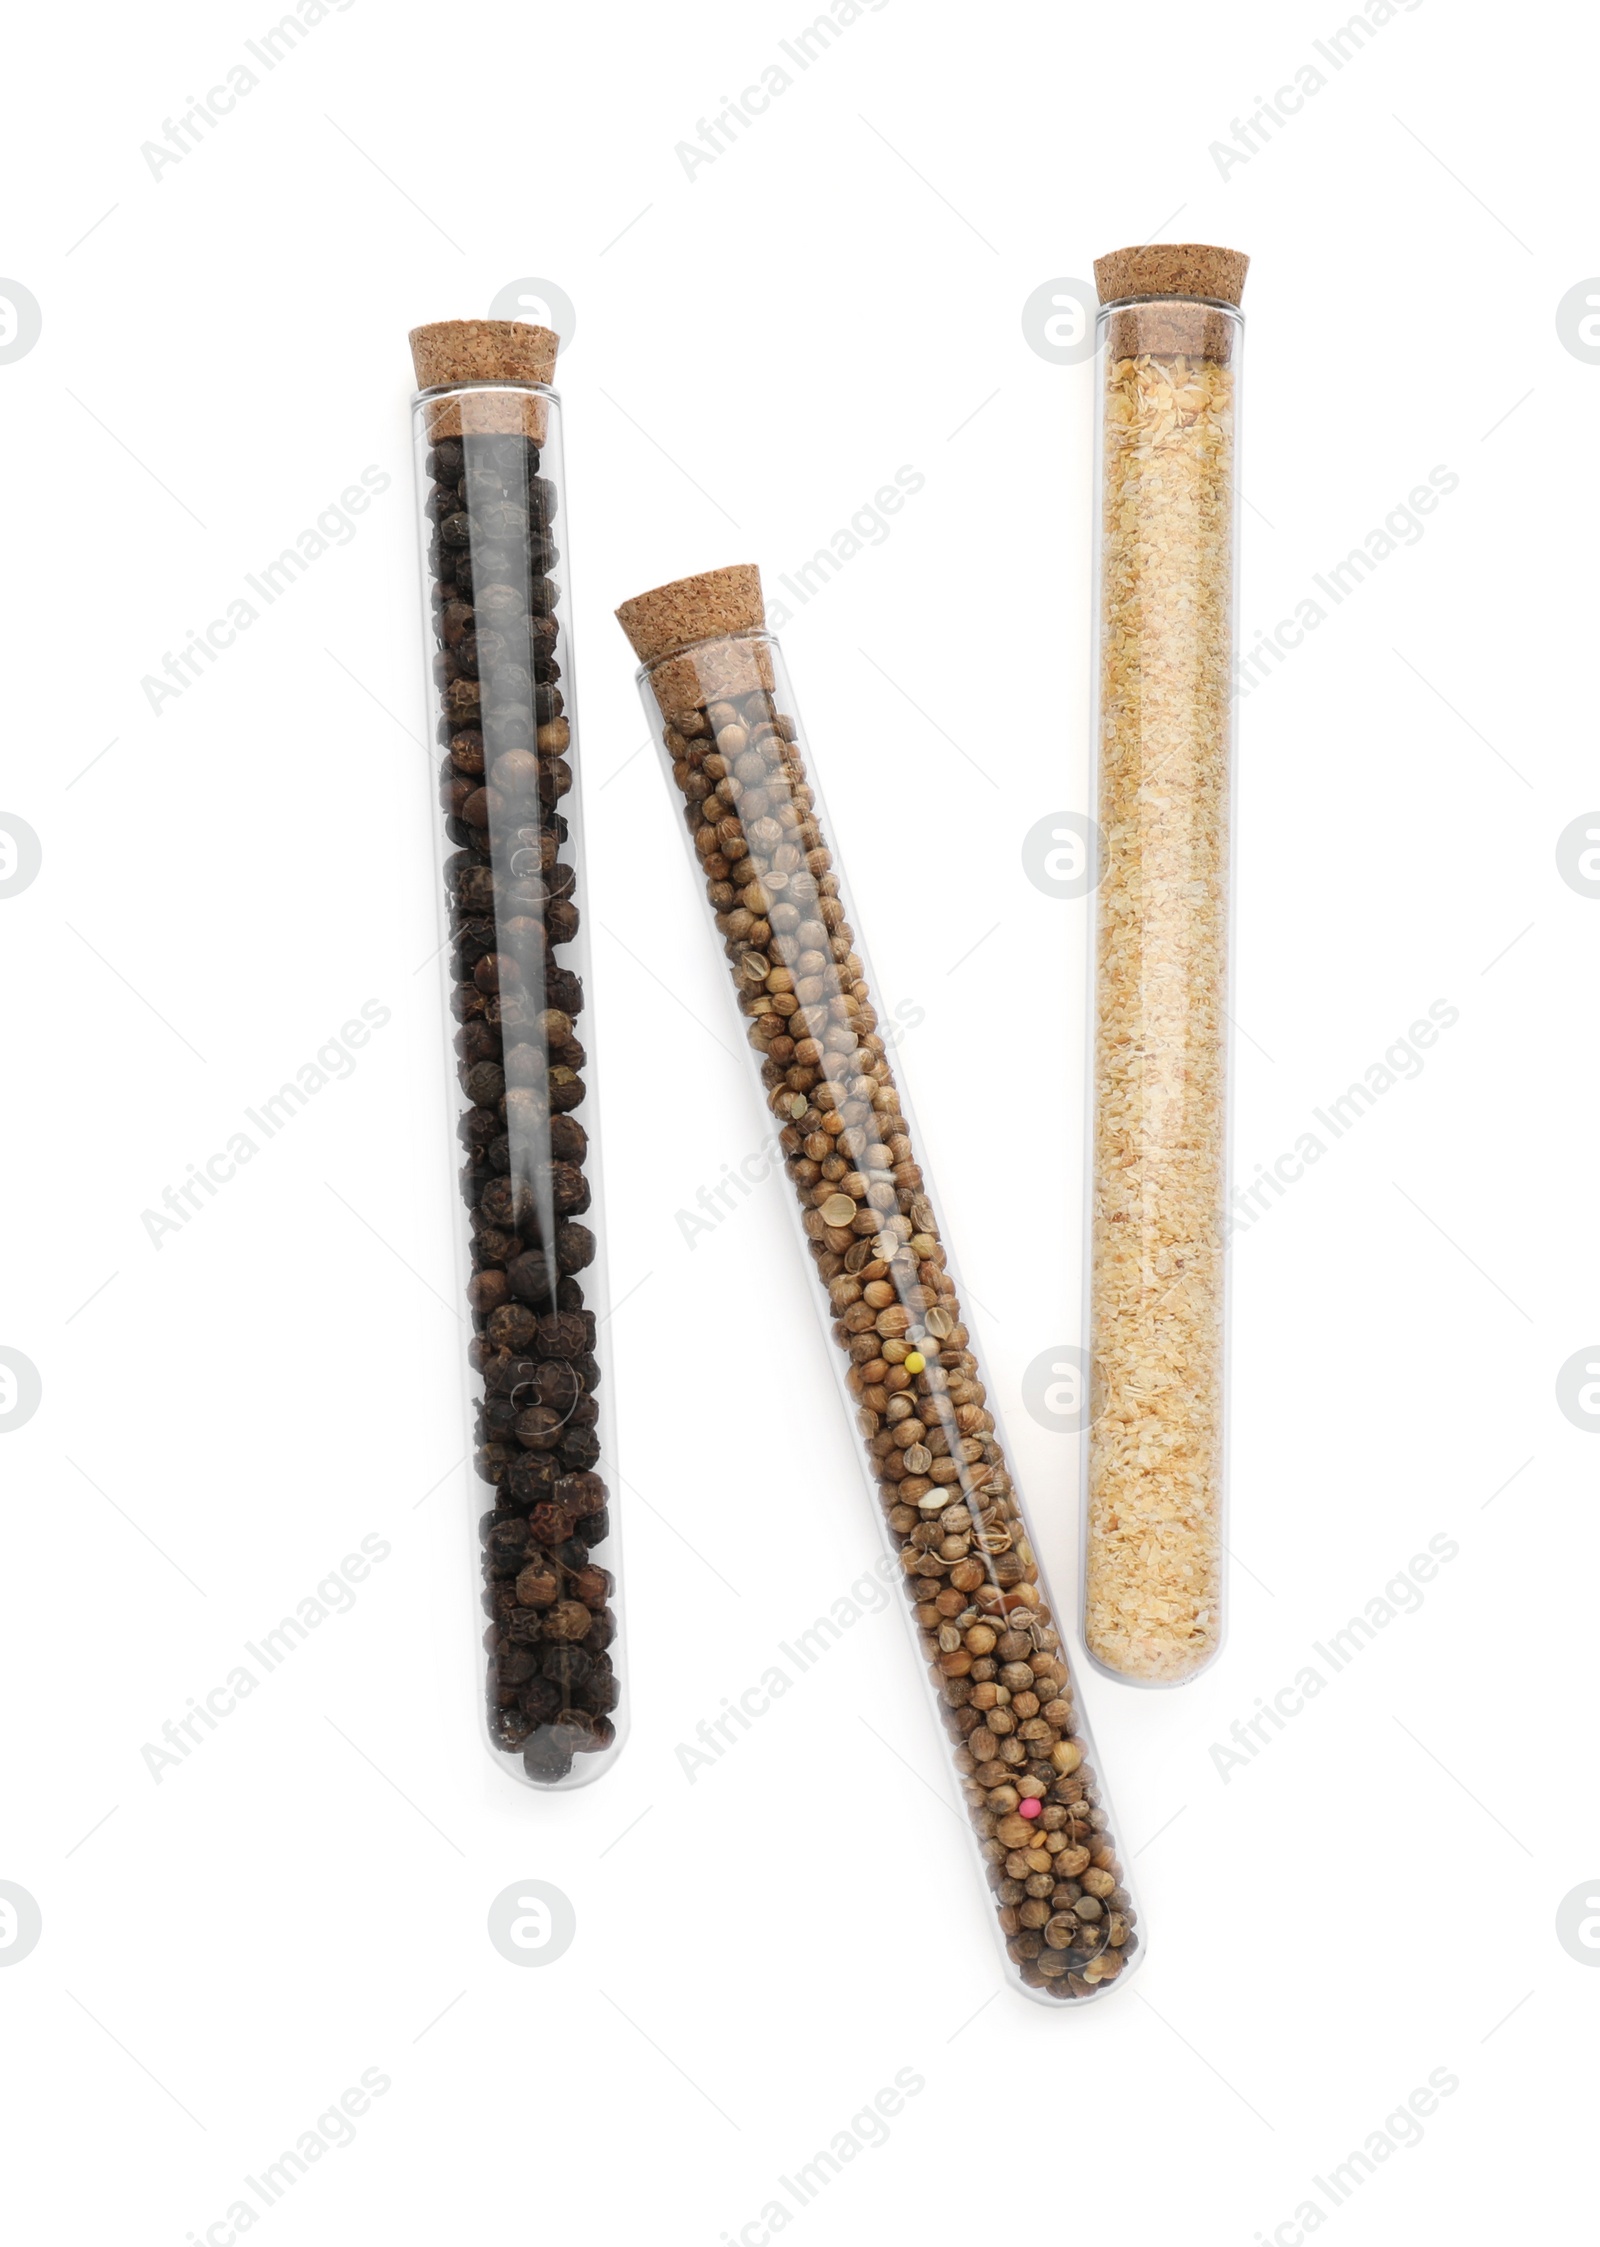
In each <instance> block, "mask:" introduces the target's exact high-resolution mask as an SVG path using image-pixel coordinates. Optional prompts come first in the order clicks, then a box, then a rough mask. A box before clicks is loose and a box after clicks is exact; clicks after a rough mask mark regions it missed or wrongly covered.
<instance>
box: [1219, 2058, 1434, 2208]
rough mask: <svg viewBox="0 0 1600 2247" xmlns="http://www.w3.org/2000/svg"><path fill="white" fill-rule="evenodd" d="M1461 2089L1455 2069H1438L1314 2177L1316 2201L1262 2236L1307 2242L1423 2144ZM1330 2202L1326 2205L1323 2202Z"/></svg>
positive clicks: (1305, 2203) (1310, 2202) (1303, 2203)
mask: <svg viewBox="0 0 1600 2247" xmlns="http://www.w3.org/2000/svg"><path fill="white" fill-rule="evenodd" d="M1460 2088H1461V2078H1460V2076H1458V2075H1455V2074H1453V2073H1452V2072H1451V2070H1450V2069H1449V2068H1433V2069H1431V2070H1430V2072H1429V2075H1428V2080H1427V2082H1426V2083H1419V2084H1418V2085H1417V2087H1416V2089H1415V2090H1414V2091H1409V2092H1408V2093H1407V2094H1406V2096H1405V2098H1404V2099H1403V2100H1402V2101H1401V2102H1400V2104H1399V2105H1398V2106H1396V2107H1395V2108H1394V2109H1393V2110H1392V2111H1391V2112H1390V2113H1388V2114H1386V2115H1385V2116H1384V2118H1383V2121H1382V2123H1381V2124H1380V2125H1379V2126H1378V2127H1377V2128H1376V2129H1372V2130H1369V2131H1368V2132H1367V2134H1366V2137H1365V2138H1364V2139H1363V2140H1362V2142H1361V2144H1360V2145H1359V2146H1354V2147H1352V2148H1351V2150H1350V2152H1349V2153H1347V2154H1346V2155H1345V2157H1344V2159H1343V2160H1342V2161H1341V2162H1338V2163H1337V2164H1336V2165H1335V2166H1334V2167H1332V2168H1330V2169H1329V2171H1328V2173H1327V2175H1326V2176H1322V2175H1321V2174H1318V2175H1316V2176H1314V2177H1313V2178H1312V2180H1311V2182H1312V2184H1313V2185H1314V2186H1315V2188H1316V2191H1317V2193H1318V2194H1319V2195H1320V2197H1319V2198H1317V2199H1315V2200H1302V2201H1301V2203H1300V2205H1299V2206H1298V2207H1297V2208H1296V2209H1295V2211H1294V2214H1293V2215H1292V2216H1285V2217H1284V2219H1283V2221H1282V2223H1280V2224H1277V2225H1275V2226H1274V2228H1273V2230H1272V2232H1271V2233H1270V2235H1269V2234H1268V2233H1266V2232H1264V2231H1258V2232H1257V2233H1256V2237H1257V2239H1259V2240H1267V2239H1268V2238H1269V2237H1270V2241H1271V2247H1301V2243H1302V2241H1304V2239H1305V2238H1306V2237H1307V2235H1308V2234H1309V2233H1311V2232H1314V2231H1320V2230H1321V2229H1322V2227H1323V2225H1324V2224H1325V2223H1326V2222H1327V2221H1328V2218H1329V2216H1330V2215H1332V2214H1333V2213H1335V2212H1336V2211H1337V2210H1338V2209H1340V2208H1342V2207H1343V2206H1344V2204H1345V2202H1346V2201H1347V2200H1352V2199H1354V2197H1355V2195H1356V2193H1357V2192H1358V2191H1359V2190H1360V2188H1361V2186H1363V2185H1364V2184H1365V2183H1366V2181H1367V2179H1368V2178H1369V2177H1374V2176H1376V2175H1377V2173H1378V2170H1379V2168H1380V2167H1381V2165H1382V2164H1383V2163H1384V2162H1385V2161H1387V2160H1388V2159H1389V2158H1390V2156H1391V2155H1393V2154H1396V2153H1399V2152H1400V2151H1401V2149H1402V2148H1404V2149H1406V2150H1408V2151H1409V2150H1410V2149H1411V2148H1413V2147H1415V2146H1420V2145H1421V2143H1422V2140H1423V2138H1424V2136H1425V2135H1426V2133H1425V2132H1424V2130H1423V2127H1422V2126H1423V2123H1424V2122H1426V2121H1428V2120H1429V2119H1430V2118H1431V2117H1432V2116H1433V2115H1435V2114H1437V2112H1438V2111H1439V2102H1440V2100H1441V2099H1450V2098H1453V2097H1454V2096H1455V2094H1456V2092H1457V2091H1459V2090H1460ZM1324 2201H1325V2202H1326V2203H1327V2205H1326V2207H1324V2205H1323V2202H1324Z"/></svg>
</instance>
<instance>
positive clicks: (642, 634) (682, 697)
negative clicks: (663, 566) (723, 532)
mask: <svg viewBox="0 0 1600 2247" xmlns="http://www.w3.org/2000/svg"><path fill="white" fill-rule="evenodd" d="M617 622H618V623H619V624H620V625H621V626H622V629H623V631H624V632H626V634H627V635H628V638H629V641H630V642H631V643H632V646H633V652H634V654H635V655H636V656H637V657H638V658H639V661H640V662H641V663H642V664H644V665H645V666H646V667H647V669H648V670H649V673H650V688H651V692H652V693H653V694H654V696H655V698H656V702H657V704H658V705H659V707H660V710H661V713H662V715H663V717H667V718H670V717H671V715H672V713H673V712H674V711H675V710H684V709H688V708H690V707H692V706H695V705H699V704H704V703H707V702H714V701H717V700H719V699H721V698H723V697H725V696H728V695H735V694H753V693H755V692H756V691H757V690H758V689H761V688H766V689H769V690H770V688H771V686H772V659H771V656H770V654H769V652H768V650H767V646H766V643H765V641H763V640H752V639H751V638H749V636H748V635H750V634H752V633H764V632H765V631H766V628H767V611H766V604H765V602H764V601H763V599H762V596H761V572H760V571H759V570H758V569H757V567H756V565H755V564H754V562H734V563H732V564H731V565H730V566H729V567H728V568H727V569H721V570H705V571H702V573H701V574H700V576H698V577H679V578H674V580H673V581H672V583H671V584H670V585H658V586H656V587H655V589H654V590H653V591H652V592H649V593H636V594H635V595H634V597H633V599H632V600H631V601H624V602H623V604H622V606H621V608H619V609H618V611H617ZM686 650H688V651H692V652H688V653H686V652H685V651H686Z"/></svg>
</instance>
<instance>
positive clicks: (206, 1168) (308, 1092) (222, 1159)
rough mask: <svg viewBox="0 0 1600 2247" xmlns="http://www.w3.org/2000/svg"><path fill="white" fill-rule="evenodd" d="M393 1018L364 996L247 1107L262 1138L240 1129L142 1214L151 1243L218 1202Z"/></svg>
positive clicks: (346, 1073)
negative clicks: (306, 1057) (289, 1075)
mask: <svg viewBox="0 0 1600 2247" xmlns="http://www.w3.org/2000/svg"><path fill="white" fill-rule="evenodd" d="M390 1020H392V1016H391V1014H390V1011H389V1009H388V1008H387V1007H386V1006H385V1005H384V1004H383V1001H382V1000H381V999H364V1000H363V1001H362V1005H361V1015H360V1019H359V1020H357V1019H356V1018H355V1017H354V1016H352V1017H351V1019H350V1020H349V1021H348V1022H346V1023H343V1024H342V1025H341V1026H340V1028H339V1029H338V1031H337V1032H336V1033H335V1034H334V1036H333V1037H331V1038H329V1039H328V1040H327V1041H326V1043H324V1044H323V1045H320V1046H318V1048H317V1051H316V1054H315V1057H314V1058H313V1059H312V1060H310V1061H303V1062H302V1063H301V1065H300V1067H299V1068H298V1069H297V1070H296V1071H295V1074H294V1077H293V1079H292V1080H290V1081H287V1082H285V1083H283V1084H281V1085H279V1087H278V1089H277V1091H276V1092H275V1093H273V1094H272V1095H271V1096H270V1097H269V1098H267V1099H265V1100H263V1101H262V1102H261V1104H260V1106H259V1107H258V1108H246V1110H245V1116H246V1118H247V1120H248V1121H249V1122H250V1123H251V1124H253V1125H254V1126H255V1128H256V1130H257V1131H259V1132H260V1134H261V1138H260V1140H259V1141H258V1140H256V1139H253V1138H252V1137H251V1135H250V1133H249V1132H248V1131H236V1132H235V1133H234V1134H233V1136H232V1137H231V1138H230V1139H229V1141H228V1143H227V1145H226V1146H225V1147H219V1148H218V1149H217V1151H216V1152H215V1154H211V1155H208V1156H207V1157H206V1159H205V1162H204V1164H200V1163H191V1164H190V1165H189V1171H188V1176H187V1177H185V1178H183V1179H181V1180H180V1181H179V1183H178V1184H177V1185H176V1186H168V1187H167V1188H166V1189H165V1190H164V1192H163V1193H162V1196H161V1205H162V1206H161V1209H142V1210H141V1211H140V1212H139V1217H140V1221H141V1223H142V1224H143V1226H144V1229H145V1232H146V1234H147V1235H148V1237H149V1241H150V1245H151V1247H152V1248H154V1249H159V1248H160V1247H161V1244H162V1242H163V1240H164V1239H165V1238H166V1236H167V1234H168V1233H177V1232H181V1231H182V1230H183V1227H184V1226H185V1225H187V1224H188V1223H189V1221H190V1219H191V1218H192V1217H193V1216H194V1215H195V1213H196V1211H197V1210H202V1209H204V1208H205V1206H206V1202H207V1200H208V1199H209V1200H212V1201H215V1199H216V1197H217V1194H218V1192H219V1191H220V1190H221V1188H222V1187H224V1186H226V1185H227V1184H229V1182H230V1181H231V1180H232V1179H235V1178H237V1177H238V1175H239V1173H240V1171H241V1170H242V1169H243V1168H244V1165H245V1164H246V1163H248V1162H253V1161H254V1160H255V1158H256V1156H257V1155H258V1154H259V1153H260V1152H261V1149H262V1147H263V1146H264V1145H265V1144H266V1142H267V1141H268V1140H269V1139H276V1138H277V1136H278V1134H279V1132H280V1131H282V1130H283V1128H284V1127H285V1125H286V1124H291V1123H293V1121H294V1119H295V1117H296V1116H297V1115H298V1114H299V1113H300V1111H301V1109H302V1108H304V1107H306V1106H307V1105H308V1104H309V1102H310V1101H311V1100H312V1098H313V1097H314V1096H315V1095H316V1094H317V1093H319V1092H321V1091H322V1089H323V1087H324V1086H325V1085H330V1084H334V1083H336V1082H337V1081H338V1080H339V1079H340V1078H343V1077H353V1076H354V1075H355V1073H356V1058H355V1057H356V1054H357V1053H358V1052H359V1051H360V1050H361V1048H362V1047H363V1046H364V1045H367V1044H369V1043H370V1041H371V1038H372V1034H373V1032H374V1031H375V1030H381V1029H382V1028H383V1027H384V1025H385V1023H387V1022H389V1021H390ZM163 1210H164V1211H165V1212H166V1213H167V1214H166V1215H163V1214H162V1211H163Z"/></svg>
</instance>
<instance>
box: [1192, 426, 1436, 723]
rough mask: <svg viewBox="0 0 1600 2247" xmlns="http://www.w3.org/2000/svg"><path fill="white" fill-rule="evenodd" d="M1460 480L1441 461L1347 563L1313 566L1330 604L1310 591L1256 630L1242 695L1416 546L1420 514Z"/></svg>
mask: <svg viewBox="0 0 1600 2247" xmlns="http://www.w3.org/2000/svg"><path fill="white" fill-rule="evenodd" d="M1460 482H1461V478H1460V477H1459V476H1458V475H1457V474H1456V472H1455V470H1454V469H1453V468H1447V467H1446V466H1445V465H1444V463H1443V462H1442V461H1441V462H1440V464H1439V465H1438V467H1437V468H1430V469H1429V471H1428V480H1427V482H1426V483H1425V484H1416V485H1414V486H1413V487H1412V489H1411V491H1410V492H1408V493H1407V495H1406V497H1405V499H1403V500H1397V501H1396V503H1395V505H1394V506H1393V507H1391V508H1390V510H1389V512H1388V514H1387V515H1385V517H1384V518H1383V521H1382V523H1380V524H1377V525H1375V526H1374V527H1373V529H1371V530H1370V531H1368V533H1367V535H1366V537H1365V538H1364V539H1363V540H1362V542H1361V544H1360V545H1359V546H1352V547H1351V549H1350V551H1349V553H1348V554H1346V556H1345V557H1344V560H1343V561H1342V562H1334V563H1330V565H1329V567H1328V568H1327V570H1326V571H1322V570H1314V571H1313V572H1312V576H1311V582H1312V584H1313V585H1314V586H1315V587H1316V588H1317V592H1319V593H1323V594H1326V596H1327V599H1328V603H1329V606H1328V607H1327V608H1324V607H1323V605H1322V603H1321V601H1319V600H1318V599H1317V597H1316V594H1314V593H1306V594H1304V595H1302V597H1301V598H1300V600H1299V601H1298V602H1297V603H1296V604H1295V611H1294V614H1293V616H1286V617H1282V618H1280V619H1279V621H1278V623H1276V624H1275V625H1274V626H1273V628H1272V630H1271V631H1270V632H1258V633H1257V634H1256V637H1255V644H1254V646H1252V647H1250V648H1248V649H1243V650H1241V652H1240V653H1239V655H1238V656H1237V657H1236V658H1235V661H1234V666H1233V686H1234V693H1235V694H1236V696H1237V697H1238V699H1239V700H1240V701H1241V702H1243V701H1247V700H1248V699H1249V697H1250V696H1251V695H1252V694H1253V693H1254V692H1255V690H1256V689H1257V688H1258V687H1260V686H1262V685H1264V684H1265V682H1266V681H1267V680H1268V679H1269V678H1270V677H1271V676H1272V673H1273V670H1274V668H1275V667H1276V666H1278V665H1281V664H1282V663H1283V662H1284V661H1285V660H1286V659H1287V657H1289V656H1290V655H1292V654H1293V653H1294V651H1295V649H1296V648H1298V647H1302V646H1303V645H1304V644H1305V638H1306V634H1307V633H1308V632H1314V631H1316V629H1317V627H1318V625H1320V624H1325V623H1326V622H1327V620H1328V618H1329V616H1330V615H1331V614H1332V611H1333V610H1334V609H1336V608H1342V607H1343V605H1344V603H1345V602H1346V601H1347V600H1348V599H1349V598H1350V596H1351V594H1352V593H1354V592H1356V591H1357V590H1358V588H1359V587H1361V586H1362V585H1364V584H1365V583H1366V581H1367V579H1368V578H1369V577H1371V576H1372V575H1373V574H1374V573H1375V572H1376V570H1377V569H1378V568H1379V566H1380V565H1381V564H1382V563H1384V562H1387V561H1388V560H1389V558H1390V556H1391V555H1394V554H1398V553H1399V551H1400V549H1401V547H1402V546H1415V545H1417V543H1418V542H1419V541H1420V540H1421V538H1422V537H1423V534H1424V532H1425V530H1426V527H1427V526H1426V525H1425V524H1424V523H1423V522H1422V520H1421V518H1422V517H1423V516H1424V515H1431V514H1432V513H1433V512H1434V510H1435V508H1436V507H1437V506H1438V504H1439V502H1440V500H1441V499H1445V498H1448V497H1449V495H1450V493H1451V492H1453V491H1455V490H1456V489H1457V487H1458V486H1459V485H1460Z"/></svg>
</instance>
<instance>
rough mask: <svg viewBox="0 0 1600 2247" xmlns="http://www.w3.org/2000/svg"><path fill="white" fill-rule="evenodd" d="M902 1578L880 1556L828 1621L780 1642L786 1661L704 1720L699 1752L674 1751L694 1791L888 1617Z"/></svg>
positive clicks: (895, 1563) (683, 1744)
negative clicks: (870, 1623) (864, 1627)
mask: <svg viewBox="0 0 1600 2247" xmlns="http://www.w3.org/2000/svg"><path fill="white" fill-rule="evenodd" d="M899 1574H900V1563H899V1560H898V1558H897V1557H896V1555H895V1554H893V1553H882V1554H880V1555H879V1557H878V1559H877V1560H875V1561H874V1562H873V1563H872V1566H871V1567H870V1568H868V1569H866V1570H864V1571H863V1572H862V1574H861V1575H859V1576H858V1577H857V1578H856V1580H855V1582H854V1583H853V1584H852V1585H851V1586H850V1589H849V1590H848V1591H847V1592H841V1593H840V1594H839V1596H838V1598H837V1599H836V1600H834V1601H833V1603H832V1605H831V1606H830V1607H829V1609H828V1612H827V1614H826V1615H819V1616H817V1617H816V1619H815V1620H814V1621H813V1622H812V1623H811V1624H809V1625H808V1626H807V1628H806V1629H805V1630H803V1631H797V1632H796V1633H795V1635H794V1639H793V1642H792V1643H791V1641H790V1640H788V1639H786V1638H785V1639H779V1641H778V1652H779V1653H780V1654H781V1655H783V1656H784V1658H785V1659H784V1661H782V1662H771V1663H769V1664H768V1666H767V1667H766V1669H764V1670H763V1671H762V1673H761V1675H760V1677H759V1678H757V1679H756V1681H755V1683H754V1684H752V1685H747V1686H746V1687H745V1689H744V1691H743V1692H742V1693H741V1694H740V1695H739V1698H738V1700H737V1702H734V1701H731V1700H729V1699H728V1697H727V1695H726V1694H724V1696H723V1701H722V1707H721V1710H720V1711H719V1712H718V1714H717V1715H716V1716H713V1717H702V1718H701V1720H700V1722H699V1723H698V1724H697V1725H696V1726H695V1734H694V1736H695V1739H696V1740H698V1741H699V1742H700V1745H699V1747H695V1746H693V1745H692V1744H691V1743H690V1742H688V1741H687V1740H680V1741H679V1742H678V1745H677V1748H676V1750H675V1751H674V1752H675V1753H676V1755H677V1758H678V1768H679V1770H681V1771H682V1773H683V1775H684V1777H685V1778H686V1779H687V1780H688V1782H689V1784H690V1786H691V1787H692V1786H693V1785H694V1783H695V1781H696V1779H697V1778H698V1777H699V1775H700V1773H701V1772H702V1771H709V1770H711V1769H712V1767H713V1766H714V1765H715V1764H717V1763H719V1762H720V1761H721V1759H722V1758H723V1756H725V1755H726V1754H727V1752H728V1750H729V1749H730V1748H731V1747H734V1746H736V1745H737V1743H738V1740H739V1737H740V1735H741V1734H742V1733H745V1732H749V1731H752V1730H753V1729H754V1727H755V1725H756V1723H757V1722H758V1721H759V1719H760V1718H762V1717H764V1716H766V1715H768V1714H769V1713H770V1711H771V1709H772V1705H773V1703H774V1702H775V1701H778V1700H781V1699H782V1698H783V1696H784V1694H785V1693H787V1692H788V1691H789V1690H790V1688H791V1687H792V1686H793V1685H794V1684H795V1683H796V1681H797V1680H798V1679H799V1678H802V1677H804V1675H805V1673H806V1671H807V1670H814V1669H815V1668H816V1666H817V1664H818V1663H819V1662H820V1661H821V1660H822V1658H823V1656H824V1655H825V1654H829V1653H831V1652H832V1650H833V1649H834V1647H836V1646H837V1645H838V1643H839V1641H840V1639H841V1638H843V1636H844V1634H845V1632H846V1631H848V1630H853V1629H854V1627H855V1625H856V1624H857V1623H859V1622H861V1621H862V1620H863V1619H864V1618H865V1617H866V1616H868V1615H881V1614H882V1613H883V1611H884V1609H885V1608H886V1607H887V1606H888V1605H889V1592H888V1586H889V1585H890V1584H892V1583H893V1582H894V1581H895V1579H896V1578H897V1577H898V1575H899Z"/></svg>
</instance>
